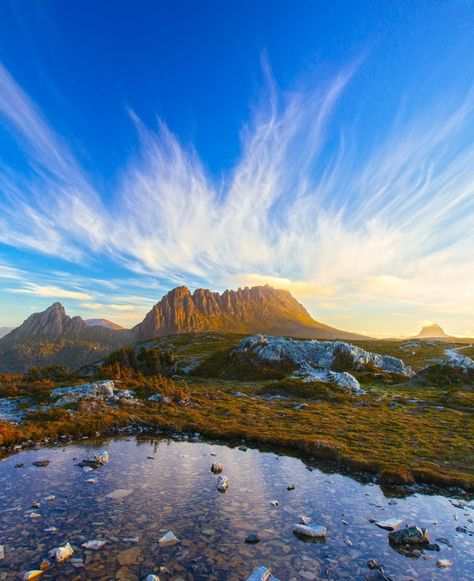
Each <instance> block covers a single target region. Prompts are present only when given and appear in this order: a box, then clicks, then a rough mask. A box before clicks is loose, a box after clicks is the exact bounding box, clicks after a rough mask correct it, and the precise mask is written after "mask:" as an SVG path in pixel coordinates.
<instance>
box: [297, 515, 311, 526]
mask: <svg viewBox="0 0 474 581" xmlns="http://www.w3.org/2000/svg"><path fill="white" fill-rule="evenodd" d="M298 518H299V519H300V523H301V524H303V525H309V523H310V522H311V519H310V518H309V516H304V514H300V516H299V517H298Z"/></svg>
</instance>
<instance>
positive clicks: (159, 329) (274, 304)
mask: <svg viewBox="0 0 474 581" xmlns="http://www.w3.org/2000/svg"><path fill="white" fill-rule="evenodd" d="M201 331H222V332H227V333H243V334H249V333H266V334H269V335H290V336H293V337H308V338H336V337H337V338H348V339H349V338H352V339H355V338H361V337H360V336H358V335H355V334H353V333H348V332H345V331H339V330H338V329H334V328H332V327H329V326H327V325H324V324H322V323H319V322H318V321H315V320H314V319H313V318H312V317H311V316H310V314H309V313H308V311H307V310H306V309H305V308H304V307H303V305H301V304H300V303H299V302H298V301H297V300H296V299H295V298H294V297H293V296H292V295H291V294H290V293H289V292H288V291H286V290H279V289H274V288H272V287H270V286H268V285H265V286H255V287H252V288H248V287H245V288H243V289H238V290H237V291H232V290H226V291H225V292H223V293H222V294H219V293H217V292H211V291H210V290H207V289H197V290H195V291H194V292H193V293H191V291H190V290H189V289H188V288H187V287H185V286H181V287H177V288H175V289H173V290H172V291H170V292H169V293H168V294H167V295H165V296H164V297H163V298H162V299H161V301H160V302H159V303H157V304H156V305H155V306H154V307H153V308H152V310H151V311H150V312H149V313H148V314H147V315H146V317H145V319H144V320H143V321H142V322H141V323H140V324H138V325H136V326H135V327H134V328H133V329H132V333H133V336H134V338H135V339H136V340H145V339H151V338H153V337H158V336H162V335H170V334H176V333H189V332H201Z"/></svg>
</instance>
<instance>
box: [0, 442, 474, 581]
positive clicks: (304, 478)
mask: <svg viewBox="0 0 474 581" xmlns="http://www.w3.org/2000/svg"><path fill="white" fill-rule="evenodd" d="M103 449H106V450H108V452H109V454H110V462H109V463H108V464H106V465H104V466H102V467H101V468H99V469H98V470H96V471H94V472H91V473H85V472H84V471H83V470H82V469H81V468H79V467H77V465H76V464H77V463H78V462H79V461H81V460H83V459H84V458H86V457H91V456H92V455H93V454H94V453H95V452H98V451H100V450H103ZM38 460H49V461H50V463H49V465H48V466H47V467H44V468H38V467H35V466H33V465H32V463H33V462H35V461H38ZM213 461H217V462H221V463H223V464H224V474H225V475H226V476H228V478H229V480H230V487H229V489H228V490H227V492H226V493H225V494H219V493H218V492H217V491H216V488H215V486H216V481H217V476H216V475H213V474H212V473H211V470H210V467H211V463H212V462H213ZM18 464H25V467H24V468H15V465H18ZM91 477H92V478H93V479H94V480H96V482H95V483H90V482H87V481H88V480H90V479H91ZM290 483H294V484H295V490H291V491H289V490H287V487H288V484H290ZM49 495H54V496H55V497H56V500H54V501H45V500H44V498H45V497H47V496H49ZM272 500H277V501H278V503H279V504H278V506H276V507H274V506H272V505H271V504H270V501H272ZM34 502H39V503H40V507H39V508H35V509H34V510H35V512H38V513H40V514H41V518H31V517H29V516H28V514H27V511H28V510H29V509H30V507H31V506H32V503H34ZM0 506H1V508H0V545H5V559H4V560H2V561H0V579H19V578H21V574H22V573H23V572H24V571H26V570H29V569H36V568H38V566H39V565H40V563H41V561H42V560H43V559H44V558H46V557H47V553H48V551H49V550H50V549H52V548H54V547H57V546H60V545H62V544H64V543H65V542H67V541H69V542H70V543H71V544H72V545H73V547H74V549H75V553H74V558H75V559H79V561H78V560H76V561H73V562H71V561H69V562H66V563H63V564H61V565H55V566H54V567H52V568H51V569H49V570H47V571H46V572H45V574H44V575H43V577H42V579H77V580H82V579H84V580H85V579H98V580H102V579H103V580H104V581H105V580H110V579H121V580H125V579H136V580H141V579H144V578H145V577H146V575H147V574H149V573H152V572H155V573H157V574H158V573H159V569H160V567H165V568H166V571H165V572H162V573H161V574H160V577H161V578H162V579H189V580H198V579H219V580H220V579H222V580H224V579H231V580H234V579H235V580H240V579H244V578H246V576H248V575H249V574H250V572H251V571H252V570H253V569H254V568H256V567H257V566H259V565H262V564H263V565H266V566H268V567H270V568H271V569H272V571H273V573H274V574H275V575H276V576H277V577H279V578H280V579H282V580H287V579H292V580H293V579H294V580H296V579H358V578H359V579H364V578H365V577H366V575H368V574H369V570H368V569H367V561H368V560H369V559H376V560H377V561H379V562H380V563H382V564H383V566H384V568H385V572H386V574H387V575H389V576H390V577H391V578H393V579H397V580H408V579H454V578H456V579H459V580H468V579H473V578H474V550H473V549H474V537H473V536H470V535H469V533H468V532H460V531H462V530H463V529H464V528H465V529H466V530H467V531H471V530H472V529H474V524H473V522H472V521H473V517H474V504H473V503H472V502H471V503H469V504H468V505H467V506H461V507H455V506H453V504H452V503H451V502H450V499H449V498H447V497H443V496H423V495H419V494H418V495H413V496H410V497H408V498H405V499H397V500H394V499H389V498H386V497H385V496H384V494H383V492H382V490H381V489H380V488H379V487H378V486H373V485H370V484H365V485H364V484H360V483H358V482H356V481H354V480H352V479H350V478H348V477H346V476H342V475H339V474H325V473H323V472H321V471H319V470H314V471H312V472H310V471H308V470H307V469H306V467H305V465H304V464H303V463H302V462H301V461H299V460H298V459H296V458H291V457H287V456H277V455H275V454H273V453H270V452H265V453H261V452H259V451H257V450H251V449H249V450H247V451H246V452H243V451H240V450H238V449H233V448H229V447H226V446H220V445H215V444H204V443H187V442H173V441H169V440H156V439H155V440H151V439H150V440H143V439H142V440H140V441H137V440H136V439H128V440H126V439H116V440H109V441H106V442H104V441H102V442H100V443H97V444H92V443H90V442H84V443H83V444H79V445H77V444H74V445H70V446H66V447H63V448H50V449H42V450H36V451H33V450H32V451H25V452H22V453H21V454H18V455H16V456H13V457H10V458H7V459H6V460H4V461H3V462H1V463H0ZM301 514H304V515H306V516H308V517H311V519H312V522H313V523H314V524H319V525H323V526H325V527H327V529H328V536H327V539H326V542H319V543H307V542H304V540H301V539H300V538H297V537H295V536H294V535H293V533H292V529H293V525H294V523H296V522H297V520H298V515H301ZM389 517H397V518H403V519H404V520H405V521H406V522H415V523H417V524H418V525H420V526H423V527H426V528H428V529H429V530H430V533H431V538H432V541H433V542H435V541H436V539H437V538H442V539H443V542H442V543H440V548H441V550H440V551H439V552H436V553H434V552H420V553H418V554H416V555H411V556H410V557H407V556H405V555H403V554H400V553H398V552H397V551H395V550H394V549H393V548H391V547H390V545H389V543H388V533H387V531H384V530H382V529H379V528H378V527H376V526H375V525H374V524H371V523H370V522H369V520H370V519H371V518H374V519H377V520H382V519H386V518H389ZM53 527H54V528H53ZM456 528H458V530H456ZM54 529H57V532H46V530H49V531H54ZM169 530H172V531H173V532H174V533H175V534H176V536H177V537H178V538H179V539H180V541H181V542H180V543H179V544H177V545H173V546H171V547H167V548H160V547H159V546H158V539H159V538H160V537H161V536H162V535H163V534H164V533H166V532H167V531H169ZM251 532H255V533H258V535H259V536H260V539H261V541H260V543H258V544H254V545H249V544H245V543H244V540H245V538H246V536H247V534H248V533H251ZM137 537H138V540H137ZM93 539H98V540H101V539H102V540H107V543H106V544H105V545H104V547H103V548H101V549H100V550H98V551H96V552H94V551H85V550H84V549H82V548H81V545H82V544H83V543H84V542H86V541H89V540H93ZM446 540H447V541H448V543H449V544H451V545H452V547H450V546H448V544H446V543H445V542H444V541H446ZM439 558H447V559H451V560H452V561H453V567H452V568H451V569H449V570H441V569H439V568H437V567H436V561H437V559H439ZM80 559H82V560H83V563H81V561H80Z"/></svg>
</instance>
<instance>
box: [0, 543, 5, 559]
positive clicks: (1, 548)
mask: <svg viewBox="0 0 474 581" xmlns="http://www.w3.org/2000/svg"><path fill="white" fill-rule="evenodd" d="M2 559H5V547H4V546H3V545H0V561H1V560H2Z"/></svg>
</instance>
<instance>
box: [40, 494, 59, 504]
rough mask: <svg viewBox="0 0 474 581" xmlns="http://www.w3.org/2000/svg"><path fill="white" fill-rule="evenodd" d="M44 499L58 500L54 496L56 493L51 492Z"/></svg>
mask: <svg viewBox="0 0 474 581" xmlns="http://www.w3.org/2000/svg"><path fill="white" fill-rule="evenodd" d="M43 500H44V501H46V502H52V501H53V500H56V497H55V496H54V494H50V495H49V496H46V497H45V498H43Z"/></svg>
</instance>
